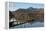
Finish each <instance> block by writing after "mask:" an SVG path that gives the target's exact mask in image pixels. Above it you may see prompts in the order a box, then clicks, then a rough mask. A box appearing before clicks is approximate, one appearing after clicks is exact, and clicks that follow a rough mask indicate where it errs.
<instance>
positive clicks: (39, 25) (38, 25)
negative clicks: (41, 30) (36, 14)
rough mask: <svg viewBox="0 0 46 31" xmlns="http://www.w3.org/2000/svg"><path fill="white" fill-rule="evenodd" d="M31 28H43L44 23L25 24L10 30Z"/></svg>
mask: <svg viewBox="0 0 46 31" xmlns="http://www.w3.org/2000/svg"><path fill="white" fill-rule="evenodd" d="M32 27H44V22H34V23H32V24H31V23H25V24H22V25H18V26H15V27H12V28H32Z"/></svg>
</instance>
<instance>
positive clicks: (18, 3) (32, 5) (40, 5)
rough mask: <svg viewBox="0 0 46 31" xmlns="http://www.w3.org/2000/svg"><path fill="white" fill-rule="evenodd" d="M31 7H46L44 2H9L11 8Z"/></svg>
mask: <svg viewBox="0 0 46 31" xmlns="http://www.w3.org/2000/svg"><path fill="white" fill-rule="evenodd" d="M29 7H33V8H44V4H39V3H21V2H9V10H10V11H15V10H17V9H19V8H24V9H27V8H29Z"/></svg>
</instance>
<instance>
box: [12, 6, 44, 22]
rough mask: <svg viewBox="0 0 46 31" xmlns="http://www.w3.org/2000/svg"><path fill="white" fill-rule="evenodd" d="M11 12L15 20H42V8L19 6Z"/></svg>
mask: <svg viewBox="0 0 46 31" xmlns="http://www.w3.org/2000/svg"><path fill="white" fill-rule="evenodd" d="M12 14H13V15H14V16H15V18H16V20H17V21H21V22H24V21H29V20H30V21H31V20H32V19H35V20H36V19H38V20H44V8H32V7H29V8H27V9H22V8H19V9H17V10H15V11H12Z"/></svg>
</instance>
